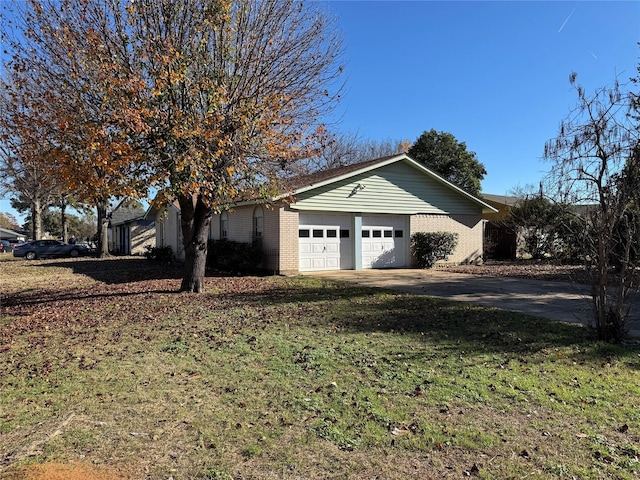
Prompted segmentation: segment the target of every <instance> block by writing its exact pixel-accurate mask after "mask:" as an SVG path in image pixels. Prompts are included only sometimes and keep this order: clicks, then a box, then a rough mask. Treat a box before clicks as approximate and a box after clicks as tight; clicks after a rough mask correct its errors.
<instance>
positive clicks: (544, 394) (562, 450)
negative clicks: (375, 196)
mask: <svg viewBox="0 0 640 480" xmlns="http://www.w3.org/2000/svg"><path fill="white" fill-rule="evenodd" d="M1 260H2V259H0V285H2V297H1V298H0V302H1V310H0V478H46V477H44V476H38V475H40V473H38V472H42V471H44V472H46V471H47V470H46V469H47V468H49V471H52V470H54V469H64V468H66V467H68V468H72V467H73V468H78V469H80V470H79V471H82V472H84V473H83V474H82V475H80V474H78V475H79V476H78V478H80V476H84V478H89V477H88V475H89V474H88V473H86V472H92V475H94V476H93V477H92V478H104V479H115V478H131V479H140V478H149V479H167V478H170V477H172V478H174V479H214V478H215V479H267V478H273V479H275V478H281V479H314V478H316V479H320V478H336V479H337V478H340V479H345V478H348V479H373V478H380V479H383V478H384V479H406V478H420V477H421V478H460V477H463V476H472V477H477V478H500V479H502V478H524V477H526V478H540V479H548V478H562V479H564V478H572V477H575V478H581V479H600V478H623V479H624V478H629V479H631V478H637V476H638V475H640V465H639V463H638V461H639V458H640V386H639V385H638V382H637V376H638V369H639V368H640V350H638V349H634V348H631V347H627V348H622V347H613V346H609V345H604V344H600V343H597V342H595V341H594V340H593V339H592V338H591V337H590V336H589V334H588V332H587V331H586V330H585V329H582V328H580V327H579V326H576V325H564V324H557V323H554V322H550V321H545V320H541V319H535V318H532V317H526V316H524V315H519V314H513V313H508V312H501V311H497V310H492V309H487V308H482V307H474V306H470V305H466V304H455V303H451V302H445V301H439V300H434V299H430V298H425V297H410V296H407V295H403V294H398V293H393V292H388V291H380V290H374V289H366V288H359V287H356V286H353V285H345V284H338V283H335V282H330V281H325V280H319V279H314V278H310V277H301V278H298V277H296V278H283V277H263V278H260V277H211V278H208V279H207V281H208V283H207V289H206V292H205V293H203V294H200V295H186V294H176V293H174V292H175V291H176V290H177V289H178V287H179V284H180V280H179V278H178V275H179V272H176V271H174V270H172V269H163V268H161V267H156V266H152V265H150V264H148V263H146V262H145V261H144V260H136V259H112V260H103V261H99V260H95V259H79V260H51V261H37V262H24V261H1ZM65 466H66V467H65ZM69 478H71V475H69Z"/></svg>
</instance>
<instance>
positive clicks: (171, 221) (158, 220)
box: [145, 202, 212, 260]
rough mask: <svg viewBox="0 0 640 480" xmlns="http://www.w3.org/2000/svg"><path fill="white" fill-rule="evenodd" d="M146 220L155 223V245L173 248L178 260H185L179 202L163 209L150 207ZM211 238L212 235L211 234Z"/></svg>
mask: <svg viewBox="0 0 640 480" xmlns="http://www.w3.org/2000/svg"><path fill="white" fill-rule="evenodd" d="M145 217H146V218H148V219H150V220H153V221H155V226H156V229H155V245H154V246H156V247H171V250H172V251H173V254H174V255H175V257H176V259H177V260H184V244H183V242H182V229H181V227H180V205H179V204H178V202H173V203H170V204H169V205H166V206H165V207H164V208H163V209H160V210H158V209H156V208H155V207H153V206H151V207H149V210H147V213H146V215H145ZM209 238H212V237H211V233H209Z"/></svg>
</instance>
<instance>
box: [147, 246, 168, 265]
mask: <svg viewBox="0 0 640 480" xmlns="http://www.w3.org/2000/svg"><path fill="white" fill-rule="evenodd" d="M144 249H145V252H144V256H145V257H147V260H151V261H152V262H157V263H173V262H174V261H175V258H176V257H174V255H173V249H172V248H171V247H169V246H167V247H152V246H151V245H146V246H145V247H144Z"/></svg>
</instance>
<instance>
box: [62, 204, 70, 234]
mask: <svg viewBox="0 0 640 480" xmlns="http://www.w3.org/2000/svg"><path fill="white" fill-rule="evenodd" d="M60 223H61V224H62V241H63V242H65V243H67V242H68V241H69V221H68V220H67V204H66V203H65V202H64V201H62V202H61V203H60Z"/></svg>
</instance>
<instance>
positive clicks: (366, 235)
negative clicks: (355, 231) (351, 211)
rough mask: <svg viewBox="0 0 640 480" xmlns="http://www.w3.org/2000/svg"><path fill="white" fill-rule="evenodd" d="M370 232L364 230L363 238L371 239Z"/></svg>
mask: <svg viewBox="0 0 640 480" xmlns="http://www.w3.org/2000/svg"><path fill="white" fill-rule="evenodd" d="M369 236H370V232H369V230H362V238H369Z"/></svg>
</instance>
